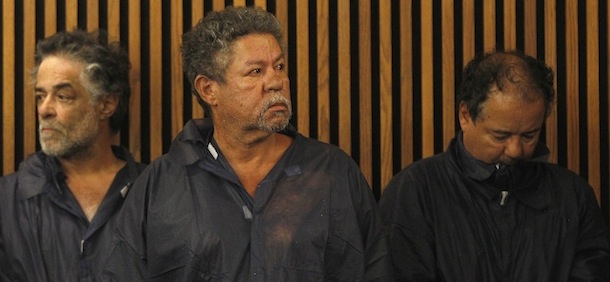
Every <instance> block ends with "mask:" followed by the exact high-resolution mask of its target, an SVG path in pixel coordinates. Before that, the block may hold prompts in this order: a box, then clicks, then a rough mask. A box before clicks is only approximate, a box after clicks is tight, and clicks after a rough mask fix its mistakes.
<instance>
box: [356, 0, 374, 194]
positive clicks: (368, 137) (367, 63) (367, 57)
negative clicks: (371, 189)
mask: <svg viewBox="0 0 610 282" xmlns="http://www.w3.org/2000/svg"><path fill="white" fill-rule="evenodd" d="M358 35H359V37H358V51H359V56H358V62H359V66H360V68H359V69H358V81H359V88H360V90H359V91H358V93H357V95H358V99H359V102H360V107H359V109H358V112H359V114H360V128H359V130H360V138H359V141H360V148H361V149H360V162H359V164H360V170H362V174H364V177H365V178H366V180H367V181H368V183H371V185H372V184H373V183H374V182H373V150H371V149H370V148H372V147H373V142H372V141H373V140H372V139H373V136H372V135H373V129H372V126H373V122H372V120H371V117H372V116H373V113H372V112H371V111H372V106H371V91H372V89H371V84H372V77H371V76H372V74H371V70H372V69H373V68H372V57H371V3H370V2H369V1H359V2H358Z"/></svg>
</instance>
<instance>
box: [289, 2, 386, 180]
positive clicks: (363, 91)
mask: <svg viewBox="0 0 610 282" xmlns="http://www.w3.org/2000/svg"><path fill="white" fill-rule="evenodd" d="M371 15H372V14H371V3H370V2H369V1H358V35H359V36H358V51H359V53H358V65H359V68H358V82H359V83H358V87H359V91H358V93H353V94H352V97H354V96H355V95H358V101H359V104H360V106H359V107H358V114H359V116H360V126H359V130H360V137H359V138H358V142H359V143H360V150H359V156H360V158H359V161H360V162H359V164H360V170H362V174H364V177H365V178H366V180H367V181H368V182H369V183H370V184H371V185H372V184H373V183H375V182H374V181H373V180H374V179H373V170H374V167H373V150H372V148H373V121H372V117H373V115H372V113H371V111H372V109H373V106H372V105H371V104H372V101H371V100H372V98H371V92H372V86H371V85H372V76H373V73H372V71H371V70H372V69H373V66H372V60H373V58H372V54H371V50H372V46H371V44H372V43H371V37H372V34H371ZM299 93H300V92H299ZM299 130H300V128H299Z"/></svg>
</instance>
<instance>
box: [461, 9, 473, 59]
mask: <svg viewBox="0 0 610 282" xmlns="http://www.w3.org/2000/svg"><path fill="white" fill-rule="evenodd" d="M474 10H475V9H474V0H462V15H461V18H462V61H463V62H464V64H466V62H468V61H470V60H471V59H472V58H474V56H475V46H474V45H475V44H474V43H475V39H474V37H475V26H474Z"/></svg>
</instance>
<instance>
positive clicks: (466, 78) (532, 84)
mask: <svg viewBox="0 0 610 282" xmlns="http://www.w3.org/2000/svg"><path fill="white" fill-rule="evenodd" d="M553 81H554V73H553V70H552V69H551V68H550V67H549V66H547V65H546V64H545V63H544V62H543V61H541V60H538V59H536V58H534V57H531V56H529V55H526V54H524V53H522V52H521V51H517V50H510V51H492V52H487V53H481V54H479V55H477V56H476V57H475V58H474V59H472V60H471V61H470V62H469V63H468V64H467V65H466V66H465V67H464V71H463V73H462V81H461V83H460V88H459V92H458V97H457V98H458V99H457V100H458V101H457V102H458V103H457V104H458V106H459V105H460V104H461V103H462V102H463V103H464V104H465V105H466V107H467V108H468V113H469V114H470V117H471V118H472V120H473V121H476V120H477V117H478V115H479V113H480V111H481V107H482V105H483V103H484V102H485V101H486V100H487V98H488V97H489V94H490V90H491V88H492V87H493V86H496V87H497V88H498V90H500V91H502V90H503V89H505V88H506V87H515V86H516V87H517V88H518V89H520V90H521V91H520V92H522V93H520V94H521V95H524V97H526V98H529V99H535V98H538V97H539V96H538V95H542V96H543V98H544V101H545V108H546V114H547V116H548V115H549V114H550V112H551V106H552V104H553V102H554V101H555V88H554V85H553ZM529 95H535V97H533V96H529Z"/></svg>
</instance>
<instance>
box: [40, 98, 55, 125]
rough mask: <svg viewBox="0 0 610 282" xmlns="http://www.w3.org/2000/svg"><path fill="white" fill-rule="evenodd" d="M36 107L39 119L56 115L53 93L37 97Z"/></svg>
mask: <svg viewBox="0 0 610 282" xmlns="http://www.w3.org/2000/svg"><path fill="white" fill-rule="evenodd" d="M36 107H37V110H38V117H39V119H41V120H42V119H47V118H50V117H52V116H54V115H55V106H54V104H53V99H51V95H47V96H45V97H37V101H36Z"/></svg>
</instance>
